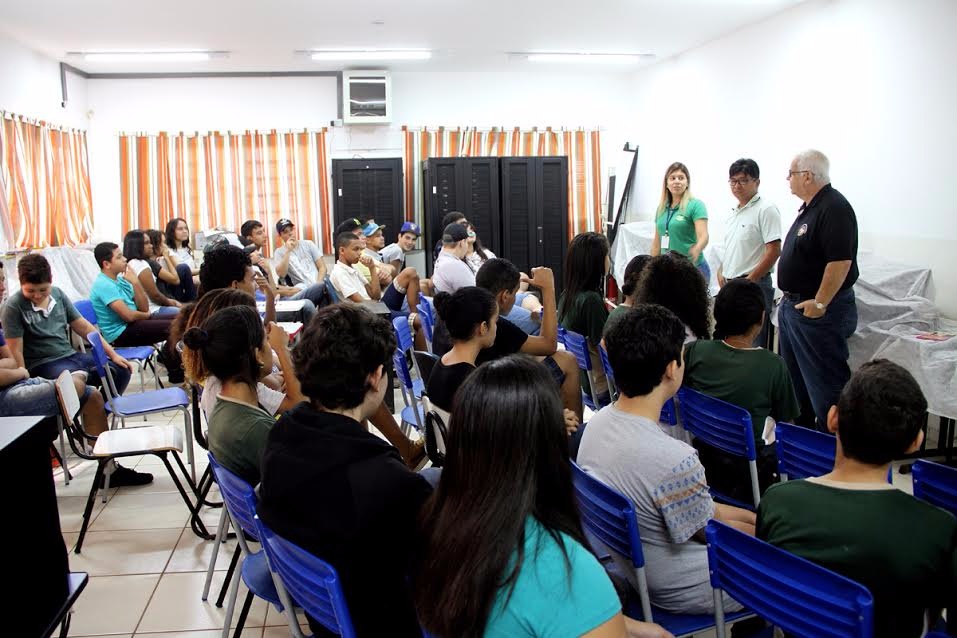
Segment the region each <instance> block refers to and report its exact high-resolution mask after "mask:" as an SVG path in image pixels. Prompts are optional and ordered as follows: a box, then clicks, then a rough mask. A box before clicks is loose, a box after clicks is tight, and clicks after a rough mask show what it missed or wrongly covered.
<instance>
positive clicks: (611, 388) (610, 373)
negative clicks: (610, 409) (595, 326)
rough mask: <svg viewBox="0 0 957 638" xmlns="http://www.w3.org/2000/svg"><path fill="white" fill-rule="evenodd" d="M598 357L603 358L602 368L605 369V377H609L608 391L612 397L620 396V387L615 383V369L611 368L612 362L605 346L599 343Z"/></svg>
mask: <svg viewBox="0 0 957 638" xmlns="http://www.w3.org/2000/svg"><path fill="white" fill-rule="evenodd" d="M598 358H599V359H600V360H601V369H602V370H604V371H605V378H606V379H608V392H609V393H610V394H611V398H612V399H613V400H614V399H617V398H618V388H617V386H616V385H615V371H614V370H612V369H611V362H610V361H609V360H608V352H607V351H606V350H605V346H603V345H601V344H600V343H599V344H598Z"/></svg>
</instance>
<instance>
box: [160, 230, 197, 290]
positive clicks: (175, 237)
mask: <svg viewBox="0 0 957 638" xmlns="http://www.w3.org/2000/svg"><path fill="white" fill-rule="evenodd" d="M163 235H164V236H163V239H164V242H165V243H166V247H167V248H169V250H170V252H171V253H172V255H173V257H174V258H175V259H176V264H177V265H176V272H177V273H179V274H180V275H181V276H185V275H186V270H185V268H188V269H189V274H190V278H191V279H192V280H193V284H194V285H196V284H199V277H198V275H199V265H197V263H196V257H195V256H194V255H193V249H192V248H190V245H189V236H190V232H189V224H187V223H186V220H185V219H183V218H182V217H174V218H173V219H171V220H169V221H168V222H167V223H166V229H165V232H164V234H163ZM151 239H152V237H151ZM154 243H155V242H154ZM181 301H182V300H181Z"/></svg>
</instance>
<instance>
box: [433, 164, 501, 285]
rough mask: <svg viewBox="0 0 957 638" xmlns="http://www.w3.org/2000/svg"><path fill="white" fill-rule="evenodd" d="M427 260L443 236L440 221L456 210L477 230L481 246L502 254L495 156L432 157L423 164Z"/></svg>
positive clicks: (499, 200) (499, 201)
mask: <svg viewBox="0 0 957 638" xmlns="http://www.w3.org/2000/svg"><path fill="white" fill-rule="evenodd" d="M422 185H423V194H424V199H425V216H424V224H425V228H424V233H425V243H424V245H423V247H424V248H426V261H427V264H428V268H429V270H430V271H431V269H432V249H433V248H434V246H435V244H436V242H438V241H439V239H441V236H442V230H443V229H442V228H441V225H442V218H443V217H444V216H445V215H446V214H447V213H450V212H452V211H459V212H461V213H462V214H464V215H465V216H466V218H467V219H468V220H469V221H471V222H472V224H473V225H474V226H475V228H476V229H477V230H478V234H479V239H481V240H482V245H483V246H485V247H486V248H488V249H489V250H491V251H492V252H494V253H495V254H496V255H498V254H500V253H501V247H502V246H501V215H500V205H501V199H500V195H499V169H498V158H497V157H433V158H430V159H428V160H426V161H425V162H423V164H422Z"/></svg>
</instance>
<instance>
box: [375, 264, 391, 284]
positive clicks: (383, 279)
mask: <svg viewBox="0 0 957 638" xmlns="http://www.w3.org/2000/svg"><path fill="white" fill-rule="evenodd" d="M376 274H377V275H378V276H379V283H380V284H382V285H383V286H388V285H389V284H391V283H392V275H390V274H389V271H388V270H387V269H385V268H381V269H378V270H376Z"/></svg>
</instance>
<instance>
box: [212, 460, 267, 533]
mask: <svg viewBox="0 0 957 638" xmlns="http://www.w3.org/2000/svg"><path fill="white" fill-rule="evenodd" d="M206 456H208V457H209V468H210V469H211V470H212V471H213V478H214V479H216V484H217V485H219V492H220V494H222V496H223V503H225V504H226V508H227V509H228V510H229V516H230V518H231V519H232V521H233V523H234V524H235V525H238V526H239V527H240V528H241V529H242V531H244V532H246V533H247V534H248V535H250V536H252V537H253V538H254V539H258V538H259V530H258V528H257V527H256V522H255V521H254V520H253V519H254V518H255V517H256V492H255V490H254V489H253V486H252V485H250V484H249V483H248V482H247V481H244V480H243V479H241V478H239V477H238V476H237V475H235V474H233V473H232V472H230V471H229V470H227V469H226V468H225V467H223V466H222V465H220V464H219V462H218V461H217V460H216V457H214V456H213V453H212V452H207V453H206ZM250 499H251V500H250ZM250 503H252V506H250Z"/></svg>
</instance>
